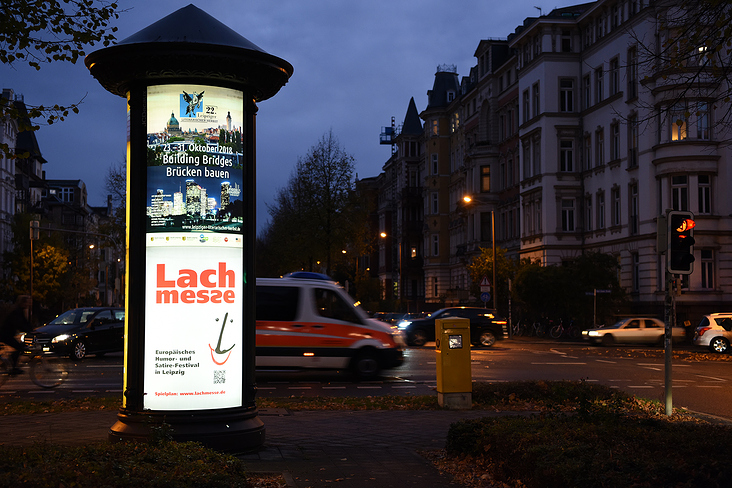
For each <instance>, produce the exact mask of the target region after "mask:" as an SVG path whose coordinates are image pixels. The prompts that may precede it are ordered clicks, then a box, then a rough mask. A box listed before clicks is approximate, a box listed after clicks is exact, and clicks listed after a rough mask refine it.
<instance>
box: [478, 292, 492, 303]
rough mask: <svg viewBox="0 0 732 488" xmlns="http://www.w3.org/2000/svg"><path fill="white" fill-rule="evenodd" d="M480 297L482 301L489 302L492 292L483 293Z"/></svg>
mask: <svg viewBox="0 0 732 488" xmlns="http://www.w3.org/2000/svg"><path fill="white" fill-rule="evenodd" d="M480 299H481V301H484V302H487V301H489V300H490V299H491V294H490V293H481V294H480Z"/></svg>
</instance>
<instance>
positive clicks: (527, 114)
mask: <svg viewBox="0 0 732 488" xmlns="http://www.w3.org/2000/svg"><path fill="white" fill-rule="evenodd" d="M530 118H531V107H530V106H529V90H526V91H524V122H528V120H529V119H530Z"/></svg>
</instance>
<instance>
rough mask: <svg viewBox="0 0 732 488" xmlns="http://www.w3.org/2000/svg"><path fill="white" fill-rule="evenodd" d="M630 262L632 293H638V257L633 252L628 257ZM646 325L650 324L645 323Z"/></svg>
mask: <svg viewBox="0 0 732 488" xmlns="http://www.w3.org/2000/svg"><path fill="white" fill-rule="evenodd" d="M630 262H631V266H632V267H633V269H632V274H633V284H632V287H633V292H635V293H638V292H639V291H640V256H639V255H638V253H637V252H634V253H632V254H631V255H630ZM646 323H647V324H648V323H651V322H646Z"/></svg>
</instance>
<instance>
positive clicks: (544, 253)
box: [395, 0, 732, 321]
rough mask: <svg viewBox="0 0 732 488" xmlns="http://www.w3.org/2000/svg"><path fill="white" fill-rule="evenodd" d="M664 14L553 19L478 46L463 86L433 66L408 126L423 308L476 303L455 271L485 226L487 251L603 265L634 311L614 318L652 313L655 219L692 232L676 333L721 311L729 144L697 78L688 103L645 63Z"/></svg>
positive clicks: (707, 87) (622, 10)
mask: <svg viewBox="0 0 732 488" xmlns="http://www.w3.org/2000/svg"><path fill="white" fill-rule="evenodd" d="M664 5H665V4H664ZM665 14H666V10H665V7H664V6H662V5H661V4H660V3H659V4H658V5H656V4H654V3H652V2H651V3H649V1H648V0H600V1H597V2H591V3H584V4H579V5H574V6H569V7H564V8H558V9H555V10H553V11H551V12H550V13H549V14H547V15H542V16H540V17H529V18H527V19H526V20H525V21H524V23H523V24H522V25H520V26H518V27H517V28H516V29H515V31H514V32H512V33H510V34H509V35H507V36H506V38H505V39H486V40H481V41H480V42H479V43H478V48H477V49H476V52H475V57H476V58H477V64H476V66H474V67H473V68H472V69H471V70H470V74H469V76H465V77H463V78H462V79H459V77H458V75H457V70H456V69H450V68H447V67H440V68H438V71H437V73H436V74H435V79H434V85H433V89H432V90H430V91H429V92H428V104H427V108H426V109H425V110H424V111H423V112H422V113H421V114H420V117H421V118H422V119H423V120H424V130H423V136H422V138H421V144H422V151H421V165H420V168H421V170H420V176H421V181H422V196H423V207H424V227H423V233H422V238H423V245H424V247H423V248H424V277H425V282H424V283H425V285H424V286H425V301H426V304H427V305H428V306H429V305H437V304H458V303H462V304H468V303H476V297H475V296H473V295H471V294H470V292H469V290H470V285H471V283H470V280H469V277H468V275H467V272H466V270H465V265H466V264H467V263H468V262H469V261H470V260H471V259H472V258H473V256H475V255H477V254H478V252H479V249H480V248H481V247H489V246H490V245H491V244H492V242H491V241H492V239H493V237H494V236H493V235H492V232H491V229H492V227H495V242H496V245H497V246H500V247H502V248H504V249H506V250H507V252H508V254H509V255H512V256H515V257H528V258H532V259H538V260H540V261H541V263H543V264H544V265H561V264H562V263H564V262H567V261H570V260H572V259H574V258H576V257H577V256H579V255H581V254H582V253H585V252H591V251H597V252H602V253H606V254H610V255H612V256H614V257H615V258H616V259H617V262H618V264H619V269H620V271H619V275H618V279H619V282H620V284H621V286H622V287H623V288H624V289H625V290H626V291H627V293H628V295H629V297H630V303H629V306H628V309H627V310H624V311H621V313H644V314H646V313H647V314H654V315H660V314H661V313H662V311H663V305H664V298H665V288H666V284H665V283H666V276H665V260H664V257H663V256H662V255H660V254H659V250H658V248H657V240H656V239H657V221H658V218H659V216H661V215H664V214H665V212H666V211H667V209H674V210H689V211H692V212H693V213H694V215H695V217H696V223H697V226H696V229H695V237H696V245H695V248H694V252H695V257H696V261H695V263H694V272H693V274H691V275H689V276H687V277H684V279H683V288H682V290H683V294H682V295H681V296H680V297H677V310H678V318H679V320H681V321H683V320H685V319H689V320H692V321H696V320H697V319H698V316H699V315H700V314H702V313H708V312H712V311H719V310H726V307H727V305H728V304H729V303H730V299H732V289H731V287H730V285H731V284H732V271H731V268H732V266H730V263H731V261H732V248H731V247H730V244H731V242H730V241H731V239H730V236H732V233H731V232H730V230H731V229H730V227H731V226H732V212H731V211H730V210H731V209H730V207H732V199H731V197H730V195H729V192H726V191H725V187H726V182H728V181H730V174H729V171H730V170H729V164H730V157H731V155H732V153H731V152H730V148H729V145H728V144H725V143H724V142H728V141H729V140H730V138H732V133H729V131H727V129H726V128H725V127H724V126H723V125H722V124H717V123H715V122H716V121H717V120H719V119H720V117H721V115H722V114H723V113H724V112H725V111H727V110H729V104H728V103H717V104H714V103H712V101H713V100H716V98H715V92H714V90H715V88H714V86H713V85H712V84H705V83H704V81H705V80H703V79H701V82H700V83H698V84H697V85H696V86H695V87H694V89H693V90H684V88H685V87H687V88H688V85H684V84H682V80H681V77H680V76H676V75H675V74H674V73H663V76H661V74H659V73H657V72H656V71H655V68H654V67H653V61H654V59H653V58H652V55H653V53H654V52H655V50H657V49H659V46H663V45H666V44H665V41H667V40H669V39H671V38H672V36H673V34H674V31H673V30H672V29H673V26H671V27H668V25H667V24H663V23H659V22H658V19H660V18H662V17H663V16H664V15H665ZM664 26H666V27H664ZM649 56H650V57H649ZM466 195H467V196H471V200H470V203H466V202H465V200H463V197H464V196H466ZM395 225H398V224H395ZM590 291H591V290H590Z"/></svg>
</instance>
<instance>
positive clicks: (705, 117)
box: [696, 102, 710, 140]
mask: <svg viewBox="0 0 732 488" xmlns="http://www.w3.org/2000/svg"><path fill="white" fill-rule="evenodd" d="M696 138H697V139H703V140H709V139H710V134H709V104H708V103H707V102H699V103H697V105H696Z"/></svg>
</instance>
